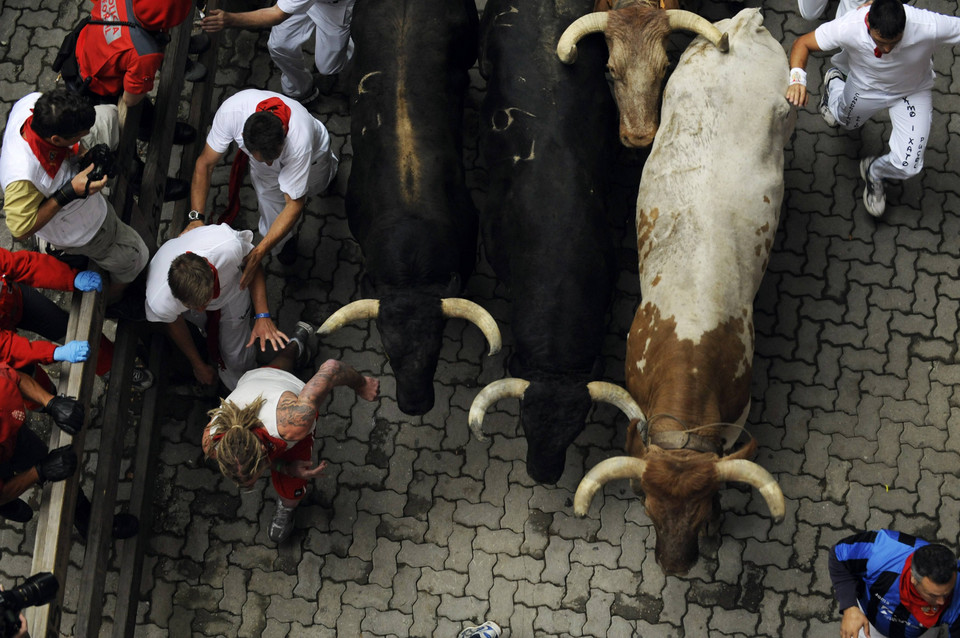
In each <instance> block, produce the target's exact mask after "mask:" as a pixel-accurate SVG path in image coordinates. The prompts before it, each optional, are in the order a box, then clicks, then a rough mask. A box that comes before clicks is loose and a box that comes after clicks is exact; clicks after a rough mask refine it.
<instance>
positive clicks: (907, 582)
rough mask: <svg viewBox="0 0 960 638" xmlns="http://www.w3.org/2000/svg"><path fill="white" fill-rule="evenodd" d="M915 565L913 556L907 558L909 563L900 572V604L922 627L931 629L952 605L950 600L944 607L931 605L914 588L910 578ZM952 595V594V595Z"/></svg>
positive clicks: (948, 599)
mask: <svg viewBox="0 0 960 638" xmlns="http://www.w3.org/2000/svg"><path fill="white" fill-rule="evenodd" d="M912 564H913V554H910V555H909V556H907V561H906V562H905V563H904V564H903V571H902V572H900V604H901V605H903V606H904V607H906V608H907V610H908V611H909V612H910V615H911V616H913V617H914V618H916V619H917V622H919V623H920V624H921V625H923V626H924V627H926V628H927V629H929V628H930V627H933V626H934V625H936V624H937V621H938V620H939V619H940V615H941V614H942V613H943V608H944V607H946V606H947V605H948V604H949V603H950V598H949V597H948V598H947V601H946V602H945V603H944V604H943V605H931V604H930V603H928V602H927V601H925V600H924V599H923V598H922V597H921V596H920V594H919V593H918V592H917V588H916V587H914V586H913V580H912V579H911V578H910V566H911V565H912ZM951 595H952V594H951Z"/></svg>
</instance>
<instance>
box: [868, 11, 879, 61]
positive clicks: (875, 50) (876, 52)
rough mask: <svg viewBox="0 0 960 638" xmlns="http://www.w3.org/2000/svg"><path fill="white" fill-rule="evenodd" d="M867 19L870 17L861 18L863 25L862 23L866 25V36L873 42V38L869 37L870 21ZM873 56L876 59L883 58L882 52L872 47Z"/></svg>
mask: <svg viewBox="0 0 960 638" xmlns="http://www.w3.org/2000/svg"><path fill="white" fill-rule="evenodd" d="M869 17H870V16H869V14H868V15H865V16H863V23H864V24H865V25H867V35H868V36H870V39H871V40H873V36H872V35H870V20H869V19H868V18H869ZM873 55H874V56H876V57H878V58H879V57H882V56H883V51H881V50H880V47H873Z"/></svg>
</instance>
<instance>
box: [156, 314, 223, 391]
mask: <svg viewBox="0 0 960 638" xmlns="http://www.w3.org/2000/svg"><path fill="white" fill-rule="evenodd" d="M167 334H169V335H170V339H171V340H172V341H173V343H175V344H176V346H177V348H179V349H180V352H182V353H183V355H184V356H185V357H186V358H187V360H188V361H189V362H190V365H191V367H193V376H195V377H196V379H197V381H199V382H200V383H202V384H204V385H213V384H214V383H216V382H217V372H216V370H214V369H213V366H210V365H208V364H207V362H206V361H204V360H203V357H201V356H200V352H199V351H198V350H197V346H196V345H195V344H194V343H193V337H192V336H190V328H188V327H187V321H186V319H184V318H183V317H177V318H176V319H175V320H173V321H172V322H171V323H168V324H167Z"/></svg>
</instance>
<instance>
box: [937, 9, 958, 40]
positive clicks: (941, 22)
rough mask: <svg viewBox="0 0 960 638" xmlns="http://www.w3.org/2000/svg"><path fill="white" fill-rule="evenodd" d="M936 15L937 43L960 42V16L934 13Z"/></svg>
mask: <svg viewBox="0 0 960 638" xmlns="http://www.w3.org/2000/svg"><path fill="white" fill-rule="evenodd" d="M935 15H936V16H937V44H960V18H958V17H955V16H948V15H943V14H941V13H937V14H935Z"/></svg>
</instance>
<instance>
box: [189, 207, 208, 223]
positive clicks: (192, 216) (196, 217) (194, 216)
mask: <svg viewBox="0 0 960 638" xmlns="http://www.w3.org/2000/svg"><path fill="white" fill-rule="evenodd" d="M187 219H189V220H190V221H192V222H195V221H201V222H204V223H206V221H207V216H206V215H204V214H203V213H201V212H200V211H198V210H192V211H190V212H189V213H187Z"/></svg>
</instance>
